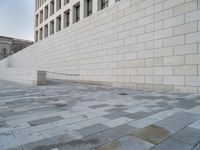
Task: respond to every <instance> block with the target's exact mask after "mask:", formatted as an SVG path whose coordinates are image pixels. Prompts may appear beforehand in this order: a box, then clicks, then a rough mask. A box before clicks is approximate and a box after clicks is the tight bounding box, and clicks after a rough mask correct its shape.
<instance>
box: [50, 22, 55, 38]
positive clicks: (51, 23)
mask: <svg viewBox="0 0 200 150" xmlns="http://www.w3.org/2000/svg"><path fill="white" fill-rule="evenodd" d="M52 34H54V20H52V21H51V22H50V35H52Z"/></svg>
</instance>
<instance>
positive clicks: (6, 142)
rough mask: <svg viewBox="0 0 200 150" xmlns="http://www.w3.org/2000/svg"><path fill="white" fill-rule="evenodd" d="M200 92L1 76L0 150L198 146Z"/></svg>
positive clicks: (179, 149) (195, 149) (193, 149)
mask: <svg viewBox="0 0 200 150" xmlns="http://www.w3.org/2000/svg"><path fill="white" fill-rule="evenodd" d="M199 143H200V95H197V94H186V93H184V94H180V93H179V94H178V93H161V92H145V91H135V90H128V89H117V88H111V87H106V86H98V85H87V84H78V83H68V82H65V83H64V82H57V81H52V82H51V84H49V85H47V86H39V87H36V86H28V85H23V84H16V83H12V82H8V81H0V150H150V149H151V150H199V149H200V144H199Z"/></svg>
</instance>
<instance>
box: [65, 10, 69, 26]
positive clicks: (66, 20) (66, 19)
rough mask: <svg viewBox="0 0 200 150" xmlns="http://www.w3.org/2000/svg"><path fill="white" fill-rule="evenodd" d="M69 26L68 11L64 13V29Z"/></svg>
mask: <svg viewBox="0 0 200 150" xmlns="http://www.w3.org/2000/svg"><path fill="white" fill-rule="evenodd" d="M69 25H70V14H69V10H67V11H65V12H64V28H66V27H68V26H69Z"/></svg>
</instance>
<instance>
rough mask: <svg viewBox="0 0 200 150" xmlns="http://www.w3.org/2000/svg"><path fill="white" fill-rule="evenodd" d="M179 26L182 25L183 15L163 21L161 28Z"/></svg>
mask: <svg viewBox="0 0 200 150" xmlns="http://www.w3.org/2000/svg"><path fill="white" fill-rule="evenodd" d="M180 24H184V15H181V16H176V17H172V18H169V19H166V20H164V23H163V26H164V28H168V27H173V26H177V25H180Z"/></svg>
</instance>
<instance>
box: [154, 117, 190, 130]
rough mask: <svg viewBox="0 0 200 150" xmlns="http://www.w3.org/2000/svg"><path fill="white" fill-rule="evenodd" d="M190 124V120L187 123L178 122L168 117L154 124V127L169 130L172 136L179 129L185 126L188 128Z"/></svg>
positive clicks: (183, 121) (184, 121) (178, 120)
mask: <svg viewBox="0 0 200 150" xmlns="http://www.w3.org/2000/svg"><path fill="white" fill-rule="evenodd" d="M190 123H191V120H189V121H187V120H180V119H177V118H172V117H169V118H166V119H163V120H161V121H159V122H157V123H154V125H156V126H159V127H163V128H165V129H167V130H169V131H170V132H171V133H172V134H174V133H176V132H178V131H180V130H181V129H183V128H185V127H186V126H188V125H189V124H190Z"/></svg>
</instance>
